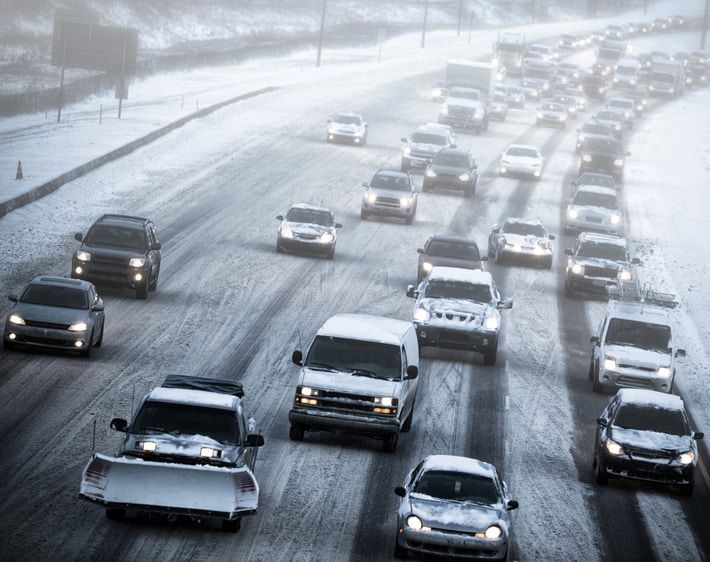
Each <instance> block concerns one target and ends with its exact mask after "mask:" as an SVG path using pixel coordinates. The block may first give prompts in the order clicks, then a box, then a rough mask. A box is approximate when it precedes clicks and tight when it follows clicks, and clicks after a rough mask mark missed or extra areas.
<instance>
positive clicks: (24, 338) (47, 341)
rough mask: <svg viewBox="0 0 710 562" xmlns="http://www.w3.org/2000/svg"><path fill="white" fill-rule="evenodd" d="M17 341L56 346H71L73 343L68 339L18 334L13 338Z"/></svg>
mask: <svg viewBox="0 0 710 562" xmlns="http://www.w3.org/2000/svg"><path fill="white" fill-rule="evenodd" d="M15 341H16V342H17V343H34V344H38V345H54V346H58V347H72V346H73V343H72V342H71V341H69V340H63V339H59V338H42V337H38V336H29V335H18V336H17V339H16V340H15Z"/></svg>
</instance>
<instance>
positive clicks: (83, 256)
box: [76, 250, 91, 261]
mask: <svg viewBox="0 0 710 562" xmlns="http://www.w3.org/2000/svg"><path fill="white" fill-rule="evenodd" d="M76 259H78V260H79V261H90V260H91V253H89V252H84V251H83V250H79V251H78V252H77V253H76Z"/></svg>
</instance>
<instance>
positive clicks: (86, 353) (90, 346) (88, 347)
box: [79, 330, 94, 359]
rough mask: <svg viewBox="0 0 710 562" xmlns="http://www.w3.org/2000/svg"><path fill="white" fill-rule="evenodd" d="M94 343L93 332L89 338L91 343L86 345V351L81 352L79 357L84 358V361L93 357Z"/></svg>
mask: <svg viewBox="0 0 710 562" xmlns="http://www.w3.org/2000/svg"><path fill="white" fill-rule="evenodd" d="M93 342H94V331H93V330H91V335H90V336H89V341H88V343H87V344H86V349H84V350H83V351H80V352H79V357H83V358H84V359H89V358H90V357H91V350H92V349H93V347H94V344H93Z"/></svg>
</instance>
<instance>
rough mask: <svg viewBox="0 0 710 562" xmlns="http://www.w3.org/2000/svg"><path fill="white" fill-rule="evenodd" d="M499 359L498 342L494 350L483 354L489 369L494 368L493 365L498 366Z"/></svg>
mask: <svg viewBox="0 0 710 562" xmlns="http://www.w3.org/2000/svg"><path fill="white" fill-rule="evenodd" d="M497 358H498V342H496V344H495V346H494V347H493V349H489V350H488V351H484V352H483V364H484V365H486V366H487V367H492V366H493V365H495V364H496V360H497Z"/></svg>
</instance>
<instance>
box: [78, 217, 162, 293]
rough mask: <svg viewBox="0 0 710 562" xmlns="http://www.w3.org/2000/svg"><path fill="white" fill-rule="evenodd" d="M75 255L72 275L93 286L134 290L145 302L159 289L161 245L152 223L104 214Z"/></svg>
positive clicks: (79, 238)
mask: <svg viewBox="0 0 710 562" xmlns="http://www.w3.org/2000/svg"><path fill="white" fill-rule="evenodd" d="M74 238H75V239H76V240H78V241H79V242H82V245H81V248H80V249H79V250H78V251H77V252H75V253H74V257H73V259H72V267H71V276H72V277H74V278H75V279H85V280H88V281H91V282H92V283H95V284H96V285H103V286H110V287H116V288H120V289H135V291H136V297H138V298H139V299H145V298H146V297H147V296H148V291H154V290H155V289H156V287H157V286H158V275H159V273H160V242H158V236H157V234H156V232H155V226H154V225H153V223H152V222H151V221H150V220H148V219H144V218H141V217H130V216H124V215H104V216H102V217H101V218H99V220H97V221H96V222H95V223H94V224H93V226H92V227H91V228H90V229H89V232H88V233H87V234H86V236H85V237H83V236H82V234H81V232H77V233H76V234H75V235H74Z"/></svg>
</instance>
